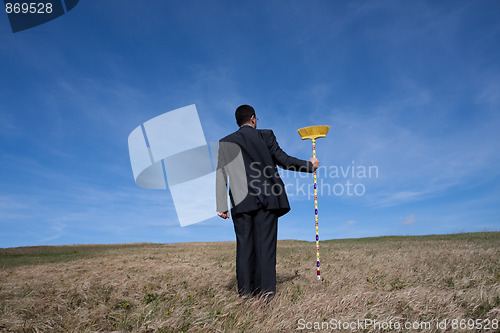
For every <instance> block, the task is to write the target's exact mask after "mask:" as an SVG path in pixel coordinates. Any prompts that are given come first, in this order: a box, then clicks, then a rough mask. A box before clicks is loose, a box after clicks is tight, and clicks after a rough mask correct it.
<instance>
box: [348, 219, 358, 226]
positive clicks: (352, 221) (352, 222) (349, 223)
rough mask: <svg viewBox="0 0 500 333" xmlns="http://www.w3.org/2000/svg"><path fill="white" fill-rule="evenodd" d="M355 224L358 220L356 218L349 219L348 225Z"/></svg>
mask: <svg viewBox="0 0 500 333" xmlns="http://www.w3.org/2000/svg"><path fill="white" fill-rule="evenodd" d="M354 224H356V221H354V220H349V221H347V225H354Z"/></svg>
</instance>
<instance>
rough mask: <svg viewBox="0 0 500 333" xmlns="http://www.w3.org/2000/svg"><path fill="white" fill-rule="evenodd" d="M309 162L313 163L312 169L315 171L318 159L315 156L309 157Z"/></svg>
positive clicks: (317, 166)
mask: <svg viewBox="0 0 500 333" xmlns="http://www.w3.org/2000/svg"><path fill="white" fill-rule="evenodd" d="M309 162H311V163H312V164H313V167H314V171H316V169H317V168H319V160H318V159H317V158H316V157H311V158H310V159H309Z"/></svg>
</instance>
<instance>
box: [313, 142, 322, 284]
mask: <svg viewBox="0 0 500 333" xmlns="http://www.w3.org/2000/svg"><path fill="white" fill-rule="evenodd" d="M312 144H313V157H314V158H316V139H312ZM314 216H315V222H316V276H317V279H318V280H321V274H320V271H319V233H318V185H317V181H316V171H314Z"/></svg>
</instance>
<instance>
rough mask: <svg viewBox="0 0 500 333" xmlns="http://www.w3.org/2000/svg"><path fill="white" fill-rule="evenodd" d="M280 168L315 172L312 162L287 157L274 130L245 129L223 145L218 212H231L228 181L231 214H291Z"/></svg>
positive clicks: (218, 179)
mask: <svg viewBox="0 0 500 333" xmlns="http://www.w3.org/2000/svg"><path fill="white" fill-rule="evenodd" d="M276 166H279V167H281V168H283V169H287V170H294V171H300V172H309V173H312V172H314V167H313V164H312V163H311V162H310V161H305V160H301V159H298V158H295V157H292V156H289V155H287V154H286V153H285V152H284V151H283V150H282V149H281V148H280V146H279V145H278V142H277V141H276V137H275V136H274V133H273V131H271V130H257V129H254V128H253V127H251V126H247V125H244V126H242V127H240V129H239V130H237V131H236V132H234V133H232V134H230V135H228V136H226V137H224V138H222V139H221V140H220V141H219V154H218V165H217V181H216V188H217V190H216V191H217V193H216V194H217V211H218V212H225V211H227V210H228V208H227V180H228V178H229V185H230V189H229V196H230V201H231V207H232V208H231V214H232V215H233V216H234V215H236V214H238V213H246V212H251V211H255V210H257V209H260V208H262V207H264V208H266V209H268V210H273V211H275V213H276V214H277V215H278V216H281V215H284V214H286V213H288V212H289V211H290V204H289V202H288V197H287V195H286V192H285V186H284V184H283V181H282V180H281V178H280V176H279V174H278V170H277V168H276Z"/></svg>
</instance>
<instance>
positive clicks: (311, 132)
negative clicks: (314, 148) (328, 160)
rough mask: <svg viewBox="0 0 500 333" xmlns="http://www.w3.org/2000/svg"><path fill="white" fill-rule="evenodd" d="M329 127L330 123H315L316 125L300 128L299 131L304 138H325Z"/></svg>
mask: <svg viewBox="0 0 500 333" xmlns="http://www.w3.org/2000/svg"><path fill="white" fill-rule="evenodd" d="M329 129H330V126H328V125H314V126H308V127H303V128H299V129H298V130H297V132H299V134H300V136H301V137H302V140H305V139H317V138H324V137H325V136H326V134H327V133H328V130H329Z"/></svg>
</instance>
